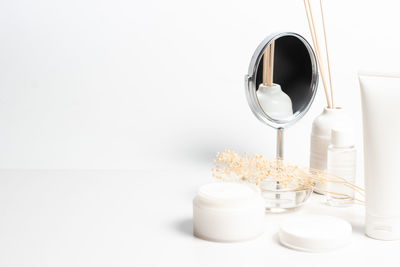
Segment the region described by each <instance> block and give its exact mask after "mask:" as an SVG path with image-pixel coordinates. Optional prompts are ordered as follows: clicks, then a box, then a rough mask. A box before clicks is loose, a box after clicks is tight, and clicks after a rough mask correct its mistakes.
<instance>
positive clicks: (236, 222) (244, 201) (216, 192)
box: [193, 182, 265, 242]
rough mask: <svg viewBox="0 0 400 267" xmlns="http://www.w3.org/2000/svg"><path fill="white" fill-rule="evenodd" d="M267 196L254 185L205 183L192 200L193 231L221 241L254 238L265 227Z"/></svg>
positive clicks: (196, 234) (200, 236) (198, 235)
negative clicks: (262, 194) (262, 195)
mask: <svg viewBox="0 0 400 267" xmlns="http://www.w3.org/2000/svg"><path fill="white" fill-rule="evenodd" d="M264 215H265V209H264V200H263V198H262V197H261V195H260V190H259V189H258V188H257V187H256V186H254V185H252V184H245V183H234V182H219V183H211V184H206V185H203V186H201V187H200V188H199V190H198V192H197V195H196V197H195V198H194V200H193V233H194V235H195V236H197V237H199V238H202V239H206V240H210V241H220V242H235V241H243V240H248V239H252V238H255V237H257V236H259V235H260V234H262V233H263V231H264Z"/></svg>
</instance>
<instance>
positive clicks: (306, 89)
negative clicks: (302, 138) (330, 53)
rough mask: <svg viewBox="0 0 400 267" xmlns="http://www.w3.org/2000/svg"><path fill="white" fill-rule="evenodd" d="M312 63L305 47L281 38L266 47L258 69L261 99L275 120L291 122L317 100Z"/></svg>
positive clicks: (295, 40)
mask: <svg viewBox="0 0 400 267" xmlns="http://www.w3.org/2000/svg"><path fill="white" fill-rule="evenodd" d="M312 70H313V68H312V62H311V58H310V54H309V51H308V49H307V47H306V46H305V45H304V43H303V42H302V41H301V40H300V39H299V38H296V37H295V36H281V37H278V38H277V39H274V40H272V42H271V43H270V44H269V45H268V46H267V47H266V49H265V51H264V53H263V57H262V59H261V60H260V64H259V66H258V68H257V75H256V76H257V78H256V81H257V87H256V88H257V99H258V102H259V104H260V106H261V108H262V109H263V111H264V113H265V114H266V115H268V117H269V118H270V119H272V120H278V121H290V120H292V118H293V115H296V114H299V113H301V112H302V111H304V110H305V109H306V107H307V106H308V105H309V103H310V101H311V100H312V98H313V95H314V92H313V90H312V75H313V73H312Z"/></svg>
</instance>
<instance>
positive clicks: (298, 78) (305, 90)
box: [246, 32, 318, 212]
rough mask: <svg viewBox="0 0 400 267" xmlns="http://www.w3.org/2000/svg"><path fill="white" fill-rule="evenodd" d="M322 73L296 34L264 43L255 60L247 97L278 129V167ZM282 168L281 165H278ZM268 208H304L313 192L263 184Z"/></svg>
mask: <svg viewBox="0 0 400 267" xmlns="http://www.w3.org/2000/svg"><path fill="white" fill-rule="evenodd" d="M317 81H318V70H317V63H316V58H315V55H314V52H313V50H312V48H311V46H310V44H309V43H308V42H307V41H306V40H305V39H304V38H303V37H302V36H300V35H298V34H296V33H290V32H284V33H275V34H272V35H270V36H268V37H267V38H266V39H264V40H263V41H262V42H261V44H260V45H259V46H258V47H257V49H256V51H255V52H254V55H253V57H252V59H251V62H250V66H249V72H248V74H247V75H246V95H247V100H248V103H249V105H250V108H251V110H252V111H253V113H254V115H255V116H256V117H257V118H258V119H259V120H260V121H262V122H263V123H265V124H267V125H269V126H271V127H273V128H275V129H277V148H276V158H277V159H278V161H277V163H279V162H280V160H282V159H283V133H284V129H285V128H288V127H289V126H291V125H293V124H294V123H296V122H297V121H299V120H300V119H301V118H302V117H303V116H304V115H305V114H306V113H307V111H308V109H309V108H310V106H311V104H312V102H313V100H314V96H315V94H316V92H317ZM277 166H279V165H277ZM259 186H260V189H261V193H262V196H263V197H264V200H265V208H266V210H267V211H271V212H282V211H285V210H288V209H293V208H297V207H299V206H301V205H302V204H303V203H304V202H305V201H306V200H307V199H308V198H309V196H310V194H311V192H312V188H311V187H310V188H308V187H307V188H306V187H303V186H300V185H296V184H294V185H291V187H290V188H287V187H286V188H283V187H282V186H281V184H280V183H279V181H278V179H275V178H274V177H272V178H271V177H266V179H265V180H263V181H262V182H261V183H260V185H259Z"/></svg>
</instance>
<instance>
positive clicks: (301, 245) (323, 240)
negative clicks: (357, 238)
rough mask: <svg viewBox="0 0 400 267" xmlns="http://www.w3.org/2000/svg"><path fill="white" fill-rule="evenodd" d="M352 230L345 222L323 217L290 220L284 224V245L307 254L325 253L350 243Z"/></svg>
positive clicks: (315, 216) (280, 233)
mask: <svg viewBox="0 0 400 267" xmlns="http://www.w3.org/2000/svg"><path fill="white" fill-rule="evenodd" d="M351 233H352V228H351V225H350V223H348V222H346V221H345V220H342V219H339V218H336V217H332V216H322V215H307V216H298V217H295V218H290V219H288V220H286V221H285V222H283V223H282V225H281V227H280V230H279V239H280V242H281V243H282V245H284V246H286V247H289V248H292V249H296V250H301V251H307V252H325V251H330V250H334V249H338V248H341V247H344V246H345V245H347V244H348V243H350V239H351Z"/></svg>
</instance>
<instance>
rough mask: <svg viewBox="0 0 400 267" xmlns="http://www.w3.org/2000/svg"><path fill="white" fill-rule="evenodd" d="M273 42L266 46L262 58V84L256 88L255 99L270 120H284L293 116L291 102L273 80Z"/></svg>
mask: <svg viewBox="0 0 400 267" xmlns="http://www.w3.org/2000/svg"><path fill="white" fill-rule="evenodd" d="M274 55H275V41H273V42H272V43H271V44H270V45H268V47H267V49H265V52H264V56H263V68H262V69H263V72H262V74H263V75H262V83H261V84H260V85H259V86H258V90H257V98H258V102H259V103H260V105H261V108H262V109H263V111H264V112H265V114H267V115H268V116H269V117H270V118H272V119H275V120H285V119H288V118H290V117H291V116H292V115H293V108H292V100H291V99H290V97H289V96H288V95H287V94H285V92H283V91H282V88H281V86H280V85H279V84H276V83H274V82H273V78H274Z"/></svg>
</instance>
